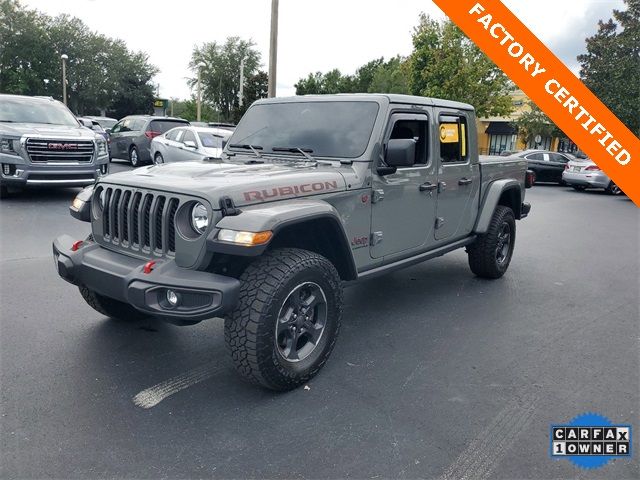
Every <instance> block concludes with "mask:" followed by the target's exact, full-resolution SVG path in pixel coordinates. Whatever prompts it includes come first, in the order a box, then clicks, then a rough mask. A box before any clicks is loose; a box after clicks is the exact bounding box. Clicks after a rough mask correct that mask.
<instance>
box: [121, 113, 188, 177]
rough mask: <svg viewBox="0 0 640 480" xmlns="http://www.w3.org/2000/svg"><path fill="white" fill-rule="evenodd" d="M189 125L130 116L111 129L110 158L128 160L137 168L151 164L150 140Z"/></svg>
mask: <svg viewBox="0 0 640 480" xmlns="http://www.w3.org/2000/svg"><path fill="white" fill-rule="evenodd" d="M182 125H189V122H188V121H187V120H184V119H182V118H173V117H153V116H151V115H130V116H128V117H125V118H123V119H122V120H120V121H119V122H118V123H116V124H115V125H114V126H113V128H112V129H111V133H110V139H109V140H110V143H109V144H110V146H111V156H112V158H122V159H125V160H129V162H130V163H131V165H133V166H134V167H137V166H139V165H142V164H144V163H151V151H150V148H149V147H150V146H151V140H152V139H153V138H154V137H157V136H158V135H162V134H163V133H165V132H166V131H168V130H171V129H172V128H175V127H180V126H182Z"/></svg>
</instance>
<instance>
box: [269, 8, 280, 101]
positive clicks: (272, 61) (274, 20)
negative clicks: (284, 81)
mask: <svg viewBox="0 0 640 480" xmlns="http://www.w3.org/2000/svg"><path fill="white" fill-rule="evenodd" d="M277 63H278V0H271V38H270V42H269V88H268V90H267V91H268V94H267V95H268V96H269V98H271V97H275V96H276V66H277Z"/></svg>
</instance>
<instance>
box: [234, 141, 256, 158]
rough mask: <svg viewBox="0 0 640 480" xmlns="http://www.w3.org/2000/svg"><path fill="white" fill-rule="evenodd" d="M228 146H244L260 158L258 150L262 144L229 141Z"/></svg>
mask: <svg viewBox="0 0 640 480" xmlns="http://www.w3.org/2000/svg"><path fill="white" fill-rule="evenodd" d="M229 148H244V149H245V150H251V151H252V152H253V154H254V155H255V156H256V157H258V158H260V157H261V156H262V155H260V152H259V151H258V150H262V146H260V145H251V144H250V143H231V144H229Z"/></svg>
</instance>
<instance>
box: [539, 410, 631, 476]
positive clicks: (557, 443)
mask: <svg viewBox="0 0 640 480" xmlns="http://www.w3.org/2000/svg"><path fill="white" fill-rule="evenodd" d="M550 436H551V439H550V447H549V453H550V454H551V456H552V457H553V458H556V459H560V458H566V459H568V460H570V461H571V462H573V463H574V464H575V465H577V466H578V467H582V468H599V467H602V466H604V465H606V464H607V463H608V462H609V460H611V459H612V458H616V457H622V458H624V457H627V458H628V457H631V425H614V424H613V423H612V422H611V421H610V420H609V419H608V418H606V417H604V416H602V415H599V414H597V413H585V414H583V415H579V416H577V417H575V418H574V419H573V420H571V421H570V422H569V423H568V424H566V425H551V432H550Z"/></svg>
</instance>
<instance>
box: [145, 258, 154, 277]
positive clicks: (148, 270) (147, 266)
mask: <svg viewBox="0 0 640 480" xmlns="http://www.w3.org/2000/svg"><path fill="white" fill-rule="evenodd" d="M155 266H156V261H155V260H150V261H148V262H147V263H145V264H144V267H142V272H143V273H145V274H147V275H148V274H150V273H151V271H152V270H153V267H155Z"/></svg>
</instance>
